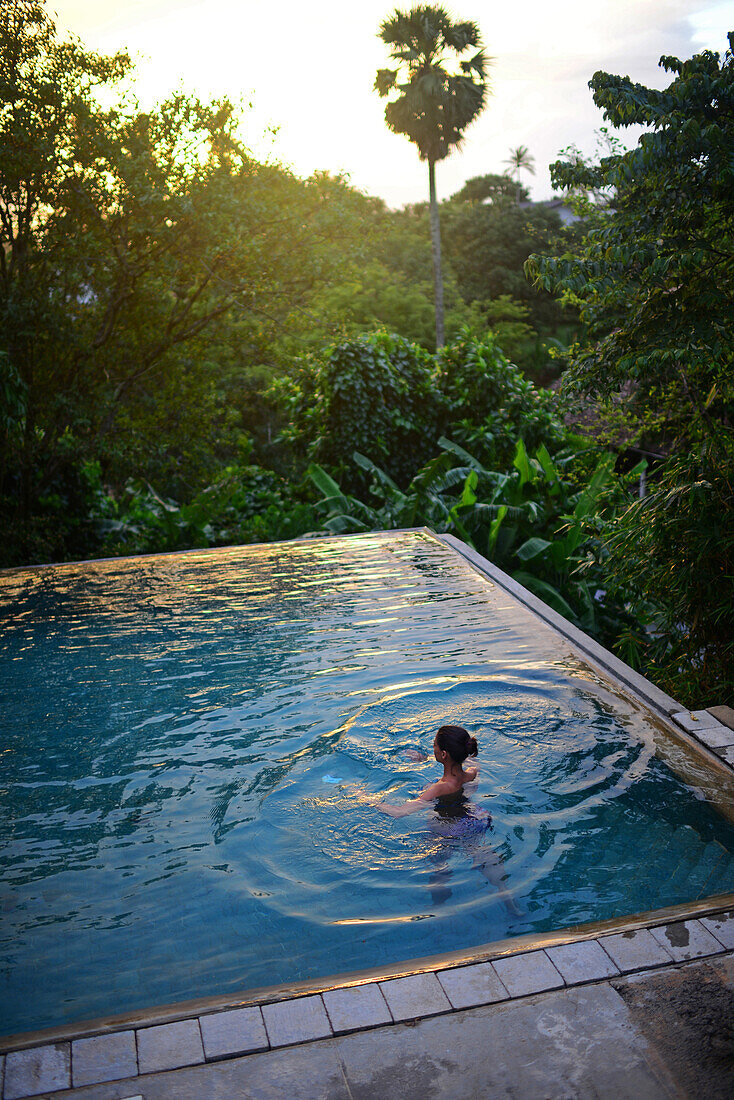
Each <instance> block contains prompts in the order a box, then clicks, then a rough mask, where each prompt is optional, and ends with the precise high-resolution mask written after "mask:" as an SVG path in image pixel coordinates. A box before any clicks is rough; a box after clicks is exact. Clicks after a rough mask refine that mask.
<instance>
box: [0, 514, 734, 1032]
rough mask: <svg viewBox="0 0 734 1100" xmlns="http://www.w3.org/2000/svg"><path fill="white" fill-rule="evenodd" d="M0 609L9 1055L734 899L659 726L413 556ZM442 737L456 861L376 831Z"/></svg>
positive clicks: (728, 864) (494, 600) (456, 566)
mask: <svg viewBox="0 0 734 1100" xmlns="http://www.w3.org/2000/svg"><path fill="white" fill-rule="evenodd" d="M0 616H1V617H2V622H3V629H2V635H1V638H0V685H2V709H1V712H0V713H1V715H2V717H1V719H0V721H1V722H2V732H3V737H2V760H3V773H2V776H3V783H2V789H1V790H0V866H1V868H2V887H1V888H0V906H1V907H2V918H3V919H2V932H1V933H0V947H1V948H2V950H1V954H2V957H3V958H4V959H5V965H4V967H3V969H2V971H0V1005H1V1006H2V1007H1V1008H0V1011H1V1012H2V1023H1V1026H2V1030H3V1031H4V1032H6V1033H8V1032H15V1031H20V1030H25V1029H29V1028H36V1027H42V1026H47V1025H51V1024H56V1023H62V1022H66V1021H69V1020H74V1019H82V1018H89V1017H93V1016H99V1015H109V1014H112V1013H115V1012H122V1011H128V1010H132V1009H135V1008H141V1007H145V1006H148V1005H152V1004H156V1003H167V1002H171V1001H176V1000H182V999H189V998H193V997H201V996H207V995H210V994H216V993H226V992H227V991H230V990H242V989H246V988H248V987H255V986H258V985H271V984H273V983H276V982H279V981H293V980H296V979H299V978H307V977H314V976H326V975H329V974H334V973H337V972H341V971H347V970H350V969H358V968H363V967H371V966H378V965H381V964H383V963H391V962H395V961H398V960H400V959H405V958H412V957H416V956H421V955H430V954H436V953H438V952H442V951H449V950H456V949H458V948H461V947H471V946H473V945H477V944H481V943H485V942H488V941H491V940H494V939H498V938H503V937H505V936H508V935H515V934H520V933H524V932H529V931H533V930H538V931H539V930H545V929H550V928H556V927H562V926H565V925H568V924H569V923H578V922H581V921H585V920H593V919H601V918H604V917H610V916H615V915H619V914H621V913H625V912H631V911H639V910H641V909H646V908H654V907H656V906H658V905H662V904H669V903H671V902H673V901H683V900H689V898H691V897H693V896H698V894H696V893H695V891H696V890H698V891H699V892H700V891H701V890H707V891H708V892H715V891H714V889H713V887H717V888H719V887H720V889H721V890H722V891H723V889H731V888H734V860H732V859H731V852H732V851H734V830H732V828H731V826H729V825H728V824H727V823H725V822H724V821H722V820H721V819H720V818H718V817H717V815H715V814H714V812H713V811H712V810H711V809H710V808H709V807H708V806H707V805H706V804H705V803H704V802H702V801H701V799H700V798H699V797H698V795H697V793H696V792H694V791H691V790H689V789H687V788H686V787H684V786H682V785H681V784H680V782H679V781H678V780H677V779H676V778H675V777H674V776H673V774H672V773H671V772H670V771H669V770H668V768H667V767H666V766H665V765H664V764H663V763H662V762H661V761H660V760H659V759H658V758H657V757H656V756H655V754H654V753H655V738H656V735H657V732H656V730H655V728H654V725H653V724H652V720H651V719H650V718H649V717H647V716H646V714H645V713H643V712H642V711H640V710H639V708H638V709H635V707H633V706H632V705H631V704H630V703H628V702H626V701H625V700H624V699H623V698H620V697H619V696H618V695H617V694H616V693H615V692H614V691H613V690H612V689H611V688H610V686H609V685H608V684H605V683H603V682H602V681H601V680H600V679H599V677H598V676H597V675H596V674H595V673H593V672H592V671H591V670H590V669H589V668H587V667H586V666H584V665H583V664H582V663H580V662H579V661H578V660H577V659H576V658H575V657H574V655H573V654H572V653H571V651H570V650H569V649H567V648H566V647H565V646H564V645H562V644H561V643H560V642H559V639H558V637H557V636H556V635H555V634H553V633H552V632H551V631H550V630H548V629H547V628H545V627H544V626H543V624H542V623H540V622H539V620H537V619H536V618H535V617H534V616H533V615H531V614H530V613H529V612H527V611H526V610H525V609H523V608H522V607H521V606H520V605H519V604H517V603H516V602H515V601H514V600H512V599H511V598H510V597H508V596H507V595H506V594H505V593H504V592H502V591H501V590H500V589H498V588H496V587H495V586H493V585H492V584H491V583H490V582H488V581H487V580H485V579H483V578H482V577H480V576H479V575H478V574H476V573H475V572H474V571H473V570H472V569H471V568H470V567H469V566H468V565H467V564H466V563H465V562H464V561H463V559H461V558H460V557H459V556H457V555H455V554H454V553H453V552H451V551H450V550H449V549H448V548H446V547H445V546H443V545H442V544H440V543H438V542H437V541H436V540H434V539H432V538H430V537H429V536H427V535H423V534H415V533H413V534H396V535H382V536H380V535H369V536H360V537H352V538H344V539H328V540H317V541H312V542H302V543H290V544H281V545H277V546H263V547H249V548H239V549H233V550H221V551H206V552H197V553H190V554H179V555H165V556H161V557H154V558H149V559H129V560H124V561H111V562H98V563H87V564H85V565H76V566H59V567H48V568H44V569H40V570H15V571H8V572H6V573H4V574H2V575H0ZM447 722H451V723H456V724H461V725H464V726H466V727H467V728H468V729H469V730H470V731H471V732H472V734H474V735H476V737H477V739H478V742H479V745H480V754H479V763H480V783H479V786H478V788H477V790H476V792H475V793H474V794H473V795H472V799H473V803H474V807H475V809H479V810H484V811H486V812H487V813H489V814H490V815H491V820H492V824H491V828H490V829H489V830H488V831H487V832H486V833H482V834H478V835H472V836H467V837H465V838H464V839H462V838H461V837H458V838H457V837H456V836H453V835H446V830H444V831H443V832H442V831H441V829H440V828H438V827H437V826H436V821H435V815H434V814H433V813H432V811H430V810H429V811H426V812H424V813H422V814H419V815H413V816H409V817H405V818H401V819H399V820H395V819H393V818H390V817H387V816H386V815H384V814H381V813H379V812H378V811H377V810H376V809H375V801H376V800H378V799H379V798H385V799H387V800H389V801H394V802H398V801H402V800H404V799H406V798H408V797H411V796H414V795H415V794H416V793H418V791H420V789H421V788H422V787H423V786H425V785H426V784H427V783H428V782H430V781H431V780H432V779H433V778H434V777H435V776H436V775H437V768H436V765H435V761H433V760H429V761H428V762H426V763H425V764H416V763H414V762H412V761H411V760H410V759H409V758H408V757H407V756H406V754H405V750H406V749H409V748H412V749H422V750H423V751H424V752H425V753H427V754H428V755H429V756H430V754H431V746H432V742H433V736H434V733H435V730H436V728H437V727H438V726H439V725H441V724H443V723H447ZM471 812H472V813H473V812H474V810H472V811H471ZM642 857H644V862H645V863H646V867H645V873H644V874H640V873H639V865H640V862H641V858H642ZM699 880H701V881H700V882H699Z"/></svg>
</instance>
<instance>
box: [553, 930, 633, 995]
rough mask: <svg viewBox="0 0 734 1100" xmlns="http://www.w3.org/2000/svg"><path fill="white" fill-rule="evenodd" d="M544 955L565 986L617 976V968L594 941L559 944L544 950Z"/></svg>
mask: <svg viewBox="0 0 734 1100" xmlns="http://www.w3.org/2000/svg"><path fill="white" fill-rule="evenodd" d="M546 955H547V956H548V958H549V959H550V961H551V962H552V963H553V965H554V966H555V968H556V970H558V972H559V973H560V975H561V977H562V978H563V980H564V981H565V982H566V984H567V985H576V984H577V983H579V982H593V981H598V980H599V979H600V978H611V977H613V976H614V975H615V974H619V968H618V967H617V966H616V964H615V963H614V962H612V960H611V958H610V957H609V955H607V953H606V951H605V950H604V948H603V947H602V946H601V944H599V943H598V942H597V941H596V940H582V941H581V942H580V943H561V944H559V945H558V946H557V947H548V948H546Z"/></svg>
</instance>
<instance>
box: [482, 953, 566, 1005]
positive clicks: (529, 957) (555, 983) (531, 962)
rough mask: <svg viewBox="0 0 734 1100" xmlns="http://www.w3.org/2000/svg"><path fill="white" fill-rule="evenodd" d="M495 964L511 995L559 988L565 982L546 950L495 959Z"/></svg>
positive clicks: (522, 995) (516, 995) (525, 994)
mask: <svg viewBox="0 0 734 1100" xmlns="http://www.w3.org/2000/svg"><path fill="white" fill-rule="evenodd" d="M493 965H494V968H495V970H496V971H497V974H498V975H499V979H500V981H501V982H502V984H503V985H504V987H505V988H506V989H507V991H508V993H509V994H510V996H511V997H526V996H527V995H528V994H530V993H543V992H544V991H545V990H546V989H559V988H560V987H561V986H562V985H563V984H564V982H563V978H562V977H561V975H560V974H559V972H558V971H557V970H556V968H555V966H554V965H553V963H552V962H551V960H550V959H549V958H548V956H547V955H546V953H545V951H528V952H526V953H523V954H520V955H510V956H509V957H507V958H504V959H495V960H494V963H493Z"/></svg>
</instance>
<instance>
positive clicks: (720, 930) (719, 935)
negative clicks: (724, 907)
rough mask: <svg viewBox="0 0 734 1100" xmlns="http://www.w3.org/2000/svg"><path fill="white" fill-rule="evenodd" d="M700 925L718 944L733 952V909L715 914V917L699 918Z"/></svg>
mask: <svg viewBox="0 0 734 1100" xmlns="http://www.w3.org/2000/svg"><path fill="white" fill-rule="evenodd" d="M701 924H702V925H703V926H704V928H705V929H706V930H707V931H708V932H710V933H711V934H712V935H713V936H715V937H716V939H717V940H718V941H719V943H721V944H723V945H724V947H726V948H728V949H729V950H730V951H734V909H730V910H729V911H728V912H726V913H717V914H716V916H715V917H701Z"/></svg>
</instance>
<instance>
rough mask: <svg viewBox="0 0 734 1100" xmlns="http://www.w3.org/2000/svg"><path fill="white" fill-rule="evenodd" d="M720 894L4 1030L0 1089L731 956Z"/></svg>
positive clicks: (273, 1043)
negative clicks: (323, 977) (203, 996)
mask: <svg viewBox="0 0 734 1100" xmlns="http://www.w3.org/2000/svg"><path fill="white" fill-rule="evenodd" d="M717 901H718V904H717V905H715V906H713V905H711V904H709V903H698V907H699V908H698V913H697V916H694V917H692V916H689V918H688V919H686V920H684V919H681V917H680V916H678V915H676V914H677V913H678V911H679V910H681V909H684V908H687V907H685V906H673V907H670V909H668V910H659V911H658V916H662V915H663V914H664V913H669V914H670V916H669V918H668V919H667V920H666V919H663V920H659V921H657V922H654V921H650V920H649V919H643V918H642V917H640V918H634V919H631V920H627V919H624V918H620V920H619V922H618V923H617V927H616V929H615V930H614V931H607V932H606V933H605V934H600V933H597V935H593V934H592V933H591V931H590V926H586V930H585V931H584V932H583V933H582V932H581V930H580V929H579V930H578V931H577V934H576V935H575V936H574V937H573V938H572V939H568V938H564V937H563V935H562V934H561V935H559V934H557V933H545V934H544V935H543V936H539V937H535V939H534V941H533V943H532V944H531V943H527V942H522V943H520V941H521V940H522V941H525V940H530V939H531V937H518V938H517V940H514V941H503V942H502V943H497V944H494V945H490V948H489V950H488V952H487V953H486V954H485V955H484V956H482V957H478V958H476V959H473V960H471V961H464V962H457V960H456V959H453V958H451V957H449V956H443V957H442V960H441V962H440V963H439V961H438V959H435V960H434V961H433V964H432V965H431V966H426V967H423V968H421V969H413V970H410V971H408V972H406V971H405V968H403V969H400V967H397V966H396V967H391V968H389V971H392V970H396V971H397V973H391V972H388V968H386V969H385V970H384V971H383V972H382V976H381V977H379V978H377V977H375V978H373V979H371V980H357V979H355V976H354V975H352V976H351V978H350V980H349V981H348V982H344V983H342V984H340V985H330V986H327V985H325V984H324V983H321V985H320V986H319V983H316V982H311V983H299V985H301V986H304V988H301V989H299V990H298V991H296V989H295V986H294V987H293V988H292V990H291V996H289V997H287V998H285V999H283V998H282V997H279V996H276V995H275V994H273V993H271V995H270V997H268V996H265V995H262V996H260V998H259V999H258V1000H256V1001H251V1000H249V999H243V1000H240V1001H234V1002H232V1001H229V1002H228V1003H226V1004H223V1005H214V1004H211V1003H209V1004H206V1005H204V1004H203V1003H201V1004H200V1007H199V1008H198V1011H196V1012H194V1011H189V1012H188V1013H187V1014H185V1015H182V1014H181V1013H180V1011H179V1012H178V1013H177V1014H175V1015H174V1016H173V1017H169V1016H163V1015H161V1014H160V1013H159V1014H158V1015H155V1014H153V1015H151V1014H149V1015H148V1016H147V1017H145V1013H134V1014H130V1015H129V1016H126V1017H117V1018H114V1019H108V1020H107V1021H101V1020H100V1021H97V1022H96V1024H97V1026H96V1028H95V1029H94V1030H91V1029H87V1030H85V1031H83V1032H82V1031H80V1030H79V1029H78V1028H77V1029H75V1028H73V1027H69V1028H66V1029H55V1031H54V1033H53V1034H49V1032H45V1033H42V1032H39V1033H36V1034H37V1037H38V1038H39V1039H42V1042H41V1044H40V1045H39V1043H38V1042H31V1041H30V1040H31V1038H32V1036H31V1035H30V1034H29V1035H28V1037H27V1038H28V1042H26V1043H25V1044H23V1045H18V1044H16V1045H15V1046H13V1047H10V1046H8V1042H9V1040H5V1041H4V1045H0V1083H2V1082H3V1078H4V1081H5V1088H4V1091H3V1096H4V1097H5V1100H26V1098H30V1097H33V1096H38V1095H39V1094H43V1095H44V1096H47V1095H48V1094H50V1093H53V1092H60V1091H63V1090H67V1089H76V1088H80V1087H83V1086H89V1085H101V1084H107V1083H111V1082H114V1081H119V1082H122V1081H124V1082H126V1086H125V1087H128V1083H129V1087H131V1088H135V1087H136V1078H139V1077H145V1076H147V1075H148V1074H151V1073H158V1072H165V1071H170V1070H177V1069H185V1068H189V1067H195V1066H200V1065H203V1064H205V1063H212V1062H220V1061H226V1060H228V1059H234V1058H241V1057H242V1056H245V1055H250V1054H253V1055H254V1054H258V1053H262V1052H266V1051H277V1050H282V1049H285V1048H288V1047H294V1046H300V1045H303V1044H305V1043H311V1042H314V1041H319V1040H329V1039H334V1038H337V1037H339V1036H342V1035H348V1034H352V1033H355V1032H362V1033H364V1032H367V1031H372V1030H374V1029H375V1028H382V1027H386V1026H387V1027H391V1026H395V1025H399V1024H405V1023H411V1022H417V1021H420V1020H423V1019H426V1018H429V1017H432V1016H441V1015H449V1014H451V1013H453V1012H461V1011H463V1010H464V1009H467V1008H476V1007H480V1006H491V1005H495V1004H500V1003H501V1004H505V1005H506V1004H508V1003H512V1002H517V1001H521V1000H524V999H525V998H528V997H534V996H535V995H536V994H539V993H546V992H550V991H552V990H562V989H574V988H577V987H579V986H584V985H591V984H598V983H600V982H610V981H611V982H614V981H616V980H619V979H623V978H627V977H628V976H630V975H633V974H640V973H654V972H658V973H661V972H663V973H664V972H667V971H671V970H677V969H679V968H680V967H681V966H685V965H686V964H688V963H691V962H695V961H705V960H708V959H722V958H734V908H733V907H732V906H733V905H734V894H729V895H725V896H723V897H721V898H719V899H717ZM722 902H723V903H725V904H724V906H723V907H722V905H721V903H722ZM688 908H690V907H688ZM607 923H609V922H607ZM631 924H635V925H636V927H634V928H632V927H629V926H630V925H631ZM541 941H542V942H541ZM510 943H512V945H513V946H512V948H510V947H509V946H508V945H509V944H510ZM454 954H456V953H454ZM305 986H308V988H305ZM312 986H313V987H314V988H311V987H312ZM316 987H318V988H316ZM262 992H263V994H264V992H265V991H262ZM294 994H295V995H294ZM174 1007H175V1006H172V1008H174ZM181 1007H182V1006H178V1008H179V1009H180V1008H181ZM144 1017H145V1018H144ZM103 1023H106V1024H107V1025H108V1026H106V1027H103V1026H102V1025H103ZM90 1028H91V1025H90ZM10 1038H12V1037H10Z"/></svg>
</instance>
